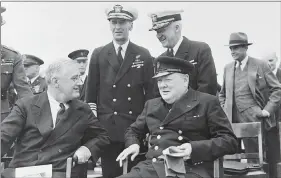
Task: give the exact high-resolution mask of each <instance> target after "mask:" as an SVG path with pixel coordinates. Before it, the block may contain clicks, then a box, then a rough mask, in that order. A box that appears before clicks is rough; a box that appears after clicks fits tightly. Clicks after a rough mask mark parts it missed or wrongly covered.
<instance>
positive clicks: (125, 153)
mask: <svg viewBox="0 0 281 178" xmlns="http://www.w3.org/2000/svg"><path fill="white" fill-rule="evenodd" d="M139 152H140V146H139V145H138V144H133V145H130V146H129V147H128V148H126V149H125V150H123V151H122V152H121V153H120V154H119V155H118V157H117V158H116V161H119V165H120V167H122V163H123V160H124V159H126V158H127V157H128V156H129V155H130V154H132V156H131V160H132V161H134V159H135V157H136V156H137V155H138V154H139Z"/></svg>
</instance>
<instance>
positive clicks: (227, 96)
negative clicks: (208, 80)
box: [219, 32, 281, 177]
mask: <svg viewBox="0 0 281 178" xmlns="http://www.w3.org/2000/svg"><path fill="white" fill-rule="evenodd" d="M251 44H252V43H249V42H248V37H247V35H246V34H245V33H243V32H235V33H232V34H231V35H230V40H229V45H228V46H229V48H230V51H231V55H232V57H233V59H234V61H233V62H231V63H229V64H227V65H226V66H225V68H224V79H223V85H222V89H221V91H220V94H219V99H220V103H221V106H222V107H223V108H224V110H225V112H226V114H227V116H228V118H229V119H230V121H231V122H232V123H235V122H241V123H243V122H259V121H262V120H264V128H265V135H267V134H268V133H269V132H271V130H272V129H274V130H275V128H276V123H277V122H276V115H275V112H276V111H277V109H278V108H279V106H280V99H281V86H280V83H279V82H278V80H277V78H276V76H275V75H274V73H273V72H272V71H271V70H270V67H269V65H268V64H267V62H265V61H263V60H258V59H255V58H252V57H250V56H248V55H247V50H248V46H249V45H251ZM265 139H266V142H268V140H267V139H268V138H265ZM243 142H244V145H245V151H246V152H247V153H255V152H258V143H257V140H254V139H250V138H249V139H243ZM276 144H278V143H276ZM269 177H274V176H269Z"/></svg>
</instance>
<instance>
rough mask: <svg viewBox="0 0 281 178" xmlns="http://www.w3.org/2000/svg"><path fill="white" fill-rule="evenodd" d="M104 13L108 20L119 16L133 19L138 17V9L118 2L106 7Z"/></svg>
mask: <svg viewBox="0 0 281 178" xmlns="http://www.w3.org/2000/svg"><path fill="white" fill-rule="evenodd" d="M105 13H106V15H107V19H108V20H110V19H114V18H119V19H125V20H130V21H134V20H136V19H137V18H138V11H137V10H136V9H134V8H132V7H129V6H123V5H120V4H116V5H114V6H113V7H111V8H107V9H106V10H105Z"/></svg>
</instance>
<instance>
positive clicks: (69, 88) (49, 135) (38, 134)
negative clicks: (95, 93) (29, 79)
mask: <svg viewBox="0 0 281 178" xmlns="http://www.w3.org/2000/svg"><path fill="white" fill-rule="evenodd" d="M79 74H80V72H79V70H78V67H77V64H76V63H75V62H73V61H72V60H70V59H62V60H58V61H56V62H54V63H52V64H51V65H50V66H49V67H48V68H47V70H46V82H47V84H48V89H47V91H45V92H43V93H40V94H38V95H34V96H30V97H25V98H22V99H19V100H18V101H17V102H16V104H15V106H14V107H13V110H12V111H11V113H10V114H9V115H8V117H7V118H6V119H5V120H4V121H3V122H2V123H1V156H3V155H4V154H5V152H6V151H7V149H9V146H10V145H11V144H12V143H13V141H14V140H16V142H15V152H14V155H13V159H12V161H11V162H10V164H9V167H11V168H16V167H24V166H35V165H44V164H52V166H53V172H55V173H56V174H58V175H61V174H59V173H61V172H64V173H65V169H66V159H67V158H68V157H74V158H77V160H78V166H75V167H74V168H73V169H72V170H73V172H72V175H73V177H87V173H86V172H85V169H86V168H85V166H84V167H83V165H84V164H83V163H86V162H87V161H88V159H89V158H90V156H92V157H93V160H94V161H97V159H98V158H99V157H100V154H101V152H102V151H103V150H104V147H105V146H106V145H107V144H109V136H108V134H107V131H106V130H105V129H104V128H103V127H102V126H101V125H100V123H99V120H98V119H97V118H96V117H95V116H94V114H93V113H92V111H91V109H90V107H89V105H88V104H86V103H83V102H81V101H79V100H77V99H75V98H77V97H78V96H79V87H78V85H79V84H80V83H81V80H80V78H79ZM56 174H53V176H54V177H56Z"/></svg>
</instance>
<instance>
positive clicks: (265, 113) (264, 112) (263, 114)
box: [261, 109, 270, 117]
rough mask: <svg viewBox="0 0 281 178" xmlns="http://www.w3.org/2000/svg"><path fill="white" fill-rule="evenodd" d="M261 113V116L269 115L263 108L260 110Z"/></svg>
mask: <svg viewBox="0 0 281 178" xmlns="http://www.w3.org/2000/svg"><path fill="white" fill-rule="evenodd" d="M261 114H262V117H269V116H270V113H269V112H268V111H267V110H264V109H263V110H262V111H261Z"/></svg>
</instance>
